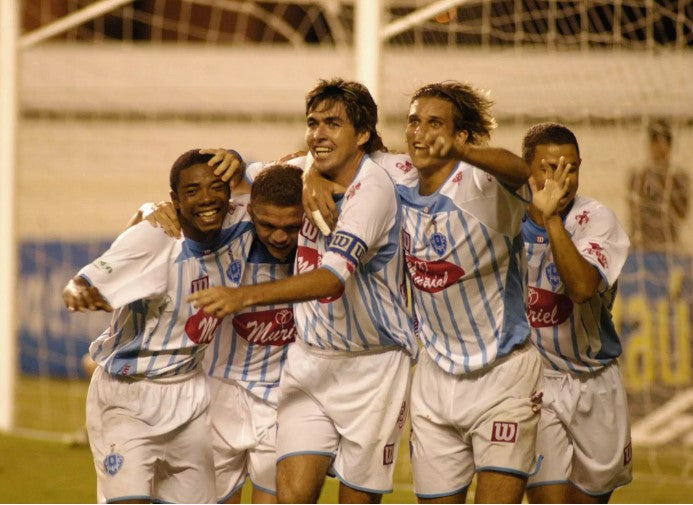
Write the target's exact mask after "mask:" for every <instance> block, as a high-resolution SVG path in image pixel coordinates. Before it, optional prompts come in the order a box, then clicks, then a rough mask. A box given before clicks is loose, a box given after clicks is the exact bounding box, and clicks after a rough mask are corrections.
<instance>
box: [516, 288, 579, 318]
mask: <svg viewBox="0 0 693 505" xmlns="http://www.w3.org/2000/svg"><path fill="white" fill-rule="evenodd" d="M572 313H573V301H572V300H571V299H570V298H569V297H567V296H566V295H564V294H561V293H554V292H553V291H548V290H546V289H541V288H536V287H532V286H530V287H529V289H528V290H527V319H529V324H531V325H532V327H533V328H546V327H547V326H557V325H559V324H562V323H564V322H565V321H566V320H567V319H568V318H569V317H570V314H572Z"/></svg>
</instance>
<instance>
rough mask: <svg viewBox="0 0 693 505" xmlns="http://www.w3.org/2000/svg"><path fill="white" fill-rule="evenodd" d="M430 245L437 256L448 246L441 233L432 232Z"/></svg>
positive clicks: (443, 252)
mask: <svg viewBox="0 0 693 505" xmlns="http://www.w3.org/2000/svg"><path fill="white" fill-rule="evenodd" d="M431 247H433V250H434V251H435V252H436V254H437V255H438V256H442V255H443V254H445V250H446V249H447V248H448V239H446V238H445V235H443V234H442V233H434V234H433V235H431Z"/></svg>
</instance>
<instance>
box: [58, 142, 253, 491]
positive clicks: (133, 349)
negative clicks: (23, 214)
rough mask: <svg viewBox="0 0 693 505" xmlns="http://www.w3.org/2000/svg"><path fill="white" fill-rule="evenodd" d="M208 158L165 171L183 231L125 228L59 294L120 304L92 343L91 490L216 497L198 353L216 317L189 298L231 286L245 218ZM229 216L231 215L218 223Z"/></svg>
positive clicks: (77, 302)
mask: <svg viewBox="0 0 693 505" xmlns="http://www.w3.org/2000/svg"><path fill="white" fill-rule="evenodd" d="M210 158H211V156H210V155H201V154H199V153H198V151H197V150H195V151H188V152H186V153H184V154H183V155H181V156H180V157H179V158H178V159H177V160H176V162H175V163H174V164H173V166H172V168H171V173H170V185H171V198H172V200H173V203H174V206H175V208H176V211H177V214H178V219H179V221H180V223H181V227H182V230H183V235H184V237H183V238H181V239H174V238H171V237H168V236H167V235H166V234H165V233H164V232H163V231H162V230H160V229H154V228H152V227H151V226H149V225H147V224H139V225H137V226H134V227H131V228H129V229H127V230H126V231H125V232H124V233H122V234H121V235H120V236H119V237H118V238H117V239H116V240H115V242H114V243H113V244H112V245H111V247H110V248H109V249H108V251H106V252H105V253H104V254H103V255H102V256H100V257H99V258H98V259H96V260H95V261H94V262H92V263H90V264H89V265H87V266H85V267H84V268H83V269H82V270H80V272H79V273H78V274H77V275H76V276H75V277H74V278H73V279H72V280H70V282H69V283H68V284H67V286H66V287H65V289H64V291H63V298H64V301H65V305H66V306H67V307H68V309H69V310H71V311H84V310H106V311H111V310H112V308H115V309H117V310H116V312H115V314H114V316H113V319H112V321H111V325H110V329H109V331H108V332H106V333H104V334H103V335H102V336H100V337H99V338H98V339H96V340H95V341H94V342H93V343H92V344H91V346H90V354H91V357H92V358H93V359H94V361H96V362H97V363H98V365H99V366H98V368H97V369H96V371H95V372H94V374H93V377H92V380H91V384H90V386H89V393H88V396H87V429H88V432H89V442H90V444H91V448H92V453H93V457H94V465H95V467H96V474H97V481H98V487H99V490H100V493H102V494H103V498H105V500H107V501H109V502H116V501H129V502H151V501H164V502H178V503H181V502H182V503H214V502H216V493H215V486H214V462H213V458H212V442H211V437H209V431H210V423H209V418H208V407H209V392H208V387H207V381H206V378H205V374H204V371H203V370H202V366H201V362H202V358H203V352H204V350H205V348H206V347H207V345H208V344H209V342H210V341H211V340H212V339H213V337H214V335H215V333H216V331H217V329H218V326H219V323H220V322H221V319H220V318H217V317H215V316H214V315H210V314H206V313H205V312H204V311H202V310H199V309H194V308H193V307H192V306H191V305H190V304H189V303H187V302H186V301H185V297H186V296H188V295H189V294H190V293H193V292H195V291H196V290H200V289H204V288H206V287H208V286H226V285H234V284H235V282H234V280H233V279H231V277H233V275H232V274H233V273H235V271H236V267H237V266H238V263H237V260H236V258H238V257H243V256H244V255H247V251H244V250H242V248H243V245H244V243H248V244H249V243H250V240H246V241H244V240H241V238H242V237H243V236H245V235H247V234H249V231H250V227H251V226H250V223H249V222H247V221H245V220H242V219H240V220H237V219H236V217H237V216H235V215H234V213H233V212H230V211H229V187H228V185H227V184H226V183H225V182H224V181H222V180H221V178H219V177H217V176H215V175H214V173H213V169H212V168H211V167H209V166H208V165H207V162H208V161H209V159H210ZM225 220H226V222H228V223H235V224H234V225H232V226H229V225H227V226H226V227H225V228H224V229H223V231H222V223H223V222H225ZM237 239H238V240H237Z"/></svg>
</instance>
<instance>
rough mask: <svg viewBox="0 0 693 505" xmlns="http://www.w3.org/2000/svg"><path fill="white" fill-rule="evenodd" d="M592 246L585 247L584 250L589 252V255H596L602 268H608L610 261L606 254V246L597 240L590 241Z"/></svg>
mask: <svg viewBox="0 0 693 505" xmlns="http://www.w3.org/2000/svg"><path fill="white" fill-rule="evenodd" d="M589 244H590V246H589V247H587V248H585V249H583V250H582V252H584V253H586V254H588V255H589V256H594V257H595V258H597V261H598V262H599V264H600V265H601V266H602V268H607V266H608V264H609V262H608V261H607V259H606V254H604V248H603V247H602V246H601V245H600V244H598V243H597V242H590V243H589Z"/></svg>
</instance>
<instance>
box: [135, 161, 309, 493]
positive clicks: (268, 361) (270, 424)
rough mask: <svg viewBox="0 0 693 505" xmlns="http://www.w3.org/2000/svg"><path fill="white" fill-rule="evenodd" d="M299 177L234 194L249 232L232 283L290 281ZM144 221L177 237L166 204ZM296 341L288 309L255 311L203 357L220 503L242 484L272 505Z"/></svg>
mask: <svg viewBox="0 0 693 505" xmlns="http://www.w3.org/2000/svg"><path fill="white" fill-rule="evenodd" d="M203 152H204V151H203ZM210 158H212V156H208V157H207V160H209V159H210ZM211 165H212V166H216V163H215V162H211ZM302 173H303V172H302V170H301V169H300V168H297V167H295V166H292V165H286V164H275V165H271V166H268V167H266V168H265V169H264V170H263V172H262V173H261V174H260V175H259V176H258V177H257V178H256V180H255V184H254V185H253V186H252V188H251V193H250V201H249V202H248V201H247V195H240V196H239V195H238V194H237V187H236V188H234V195H236V196H237V198H235V199H234V200H233V202H232V204H231V206H232V208H234V210H235V211H237V212H241V209H246V208H247V213H248V214H249V215H250V218H251V222H252V224H253V230H254V233H253V234H252V235H251V237H250V238H251V245H250V248H249V252H248V254H247V256H246V257H243V258H238V259H239V260H240V267H239V268H238V269H237V270H236V273H235V275H240V276H241V284H242V285H253V284H257V283H260V282H269V281H274V280H277V279H284V278H287V277H289V276H290V275H291V272H292V269H293V262H294V254H295V251H296V242H297V239H298V232H299V229H300V228H301V224H302V222H303V207H302V205H301V189H302V185H303V183H302V180H301V176H302ZM236 209H237V210H236ZM147 220H149V221H150V223H152V224H154V225H156V226H162V227H166V228H167V229H168V232H169V233H172V234H173V233H175V232H179V226H180V224H179V223H178V219H177V217H176V215H175V213H174V212H173V211H172V207H171V206H170V204H168V203H163V204H159V205H158V206H156V208H155V210H154V212H152V213H151V214H150V215H149V216H147ZM247 238H248V237H243V240H246V239H247ZM243 250H247V248H244V249H243ZM241 272H242V273H241ZM295 336H296V326H295V322H294V315H293V309H292V306H291V305H290V304H286V303H280V304H274V305H269V306H266V307H258V308H252V309H247V310H243V311H239V312H237V313H235V314H234V315H233V317H227V318H224V320H223V322H222V326H221V331H220V334H219V336H218V337H217V338H216V339H215V341H214V343H213V344H212V345H211V346H210V348H209V349H208V350H207V353H206V354H205V360H204V366H205V369H207V371H208V373H209V376H210V379H209V387H210V392H211V398H212V401H211V406H210V416H211V421H212V439H213V446H214V463H215V470H216V487H217V499H218V501H219V502H220V503H240V499H241V489H242V487H243V484H244V483H245V480H246V476H249V478H250V480H251V482H252V484H253V494H252V501H253V503H276V484H275V481H276V478H275V475H276V431H277V426H276V424H277V390H278V385H279V377H280V376H281V372H282V369H283V367H284V364H285V362H286V356H287V352H288V345H289V344H290V343H292V342H293V341H294V340H295Z"/></svg>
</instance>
